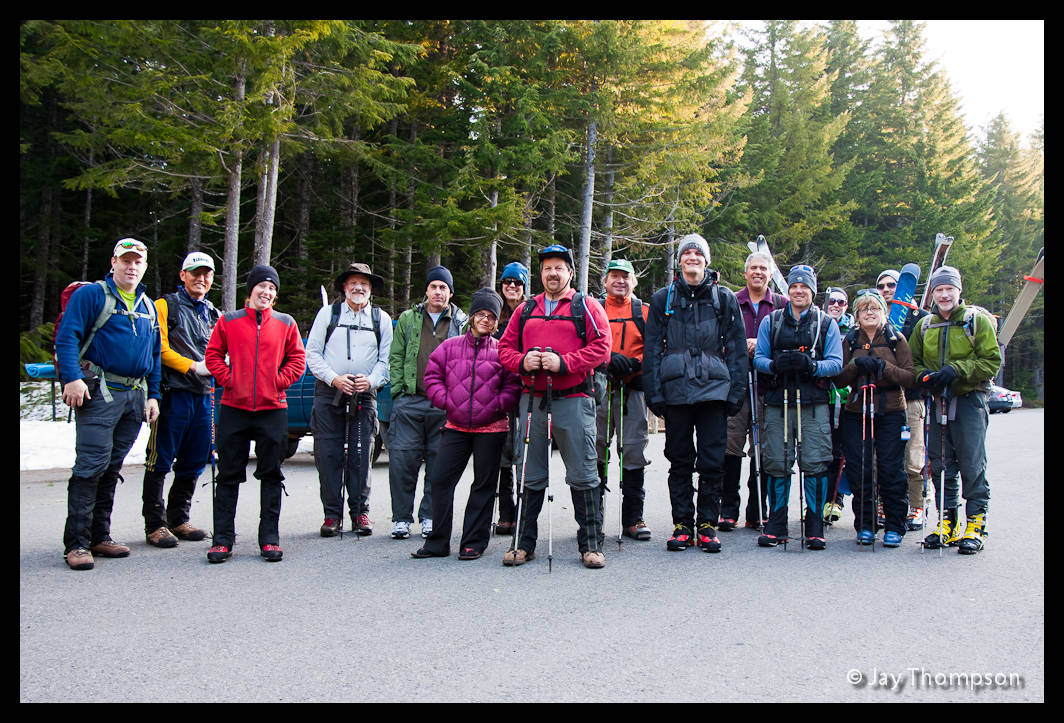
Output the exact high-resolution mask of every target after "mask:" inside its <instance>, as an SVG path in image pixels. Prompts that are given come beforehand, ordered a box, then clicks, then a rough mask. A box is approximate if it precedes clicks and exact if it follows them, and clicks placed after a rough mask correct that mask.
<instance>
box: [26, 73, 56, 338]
mask: <svg viewBox="0 0 1064 723" xmlns="http://www.w3.org/2000/svg"><path fill="white" fill-rule="evenodd" d="M47 103H48V127H49V128H55V127H56V119H57V117H58V116H57V111H56V100H55V94H54V93H49V94H48V101H47ZM44 155H45V157H46V158H47V159H48V160H49V163H48V164H47V165H48V167H49V168H50V167H51V165H52V163H51V159H52V157H53V156H54V155H55V149H54V144H53V142H52V140H51V134H49V135H48V140H46V141H45V152H44ZM54 205H55V191H54V190H53V187H52V186H51V184H47V183H46V185H45V186H44V188H43V189H42V190H41V230H40V236H39V237H38V241H37V257H36V268H35V269H34V270H33V297H32V299H31V300H30V328H31V329H36V328H37V327H38V326H40V325H41V324H43V323H44V297H45V292H46V291H47V286H46V284H47V282H48V269H50V268H52V260H51V255H52V219H53V218H55V215H56V214H55V209H54Z"/></svg>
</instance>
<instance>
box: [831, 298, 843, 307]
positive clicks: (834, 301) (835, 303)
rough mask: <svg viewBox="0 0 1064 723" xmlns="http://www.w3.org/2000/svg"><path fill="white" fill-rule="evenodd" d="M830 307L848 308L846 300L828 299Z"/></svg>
mask: <svg viewBox="0 0 1064 723" xmlns="http://www.w3.org/2000/svg"><path fill="white" fill-rule="evenodd" d="M828 306H846V299H828Z"/></svg>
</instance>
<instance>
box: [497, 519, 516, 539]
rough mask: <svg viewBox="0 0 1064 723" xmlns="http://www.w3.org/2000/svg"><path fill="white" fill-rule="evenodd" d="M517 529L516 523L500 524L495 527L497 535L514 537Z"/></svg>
mask: <svg viewBox="0 0 1064 723" xmlns="http://www.w3.org/2000/svg"><path fill="white" fill-rule="evenodd" d="M515 529H517V523H516V522H499V523H497V524H496V525H495V534H496V535H505V536H508V537H513V534H514V530H515Z"/></svg>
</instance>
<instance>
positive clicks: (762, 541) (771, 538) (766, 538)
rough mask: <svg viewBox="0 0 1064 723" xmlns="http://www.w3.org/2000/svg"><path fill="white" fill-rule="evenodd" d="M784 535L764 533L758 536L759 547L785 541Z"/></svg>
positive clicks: (773, 545)
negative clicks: (777, 535)
mask: <svg viewBox="0 0 1064 723" xmlns="http://www.w3.org/2000/svg"><path fill="white" fill-rule="evenodd" d="M784 539H785V538H783V537H776V536H775V535H769V534H767V533H766V534H764V535H760V536H759V537H758V538H757V546H758V547H775V546H776V545H778V544H780V543H781V542H783V541H784Z"/></svg>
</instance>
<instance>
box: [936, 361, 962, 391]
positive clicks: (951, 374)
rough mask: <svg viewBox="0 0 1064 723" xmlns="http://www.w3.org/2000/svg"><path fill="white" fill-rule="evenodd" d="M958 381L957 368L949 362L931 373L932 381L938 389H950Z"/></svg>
mask: <svg viewBox="0 0 1064 723" xmlns="http://www.w3.org/2000/svg"><path fill="white" fill-rule="evenodd" d="M955 381H957V370H956V369H954V368H953V367H951V366H950V365H949V364H947V365H946V366H944V367H942V368H941V369H939V370H938V371H937V372H935V373H934V374H932V375H931V383H932V384H934V385H935V387H936V388H938V389H949V387H950V386H952V384H953V382H955Z"/></svg>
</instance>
